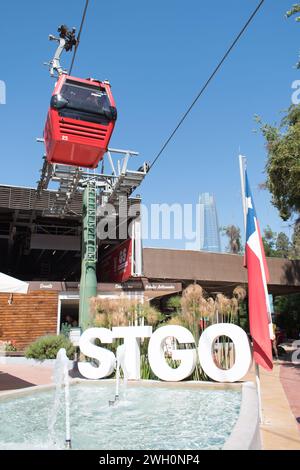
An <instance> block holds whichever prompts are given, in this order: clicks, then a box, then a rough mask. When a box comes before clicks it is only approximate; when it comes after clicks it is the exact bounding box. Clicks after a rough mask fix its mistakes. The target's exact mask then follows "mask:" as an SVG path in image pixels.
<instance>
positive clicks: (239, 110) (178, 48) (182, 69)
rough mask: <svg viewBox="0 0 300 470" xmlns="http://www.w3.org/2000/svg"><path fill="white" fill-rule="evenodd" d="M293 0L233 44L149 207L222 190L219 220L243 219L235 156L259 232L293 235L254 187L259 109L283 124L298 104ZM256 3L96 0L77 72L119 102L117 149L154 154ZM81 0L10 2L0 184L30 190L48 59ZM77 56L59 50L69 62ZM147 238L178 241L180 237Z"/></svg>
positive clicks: (268, 11)
mask: <svg viewBox="0 0 300 470" xmlns="http://www.w3.org/2000/svg"><path fill="white" fill-rule="evenodd" d="M292 3H293V0H267V1H266V2H265V5H264V7H263V8H262V10H261V11H260V13H259V15H258V16H257V17H256V19H255V20H254V22H253V23H252V25H251V26H250V28H249V29H248V31H247V32H246V34H245V35H244V37H243V38H242V40H241V41H240V42H239V44H238V46H237V48H236V49H235V50H234V51H233V53H232V54H231V56H230V58H229V60H228V61H227V62H226V63H225V65H224V67H223V68H222V70H221V71H220V72H219V73H218V75H217V77H216V78H215V80H214V81H213V82H212V83H211V85H210V86H209V88H208V89H207V91H206V92H205V94H204V95H203V97H202V98H201V100H200V101H199V102H198V104H197V105H196V107H195V108H194V109H193V111H192V113H191V114H190V116H189V117H188V119H187V120H186V121H185V123H184V125H183V126H182V127H181V129H180V131H179V132H178V134H177V135H176V137H175V138H174V140H173V141H172V143H171V144H170V145H169V146H168V148H167V149H166V151H165V152H164V154H163V155H162V156H161V158H160V160H159V161H158V162H157V164H156V165H155V167H154V168H153V170H152V171H151V172H150V174H149V175H148V176H147V178H146V180H145V182H144V183H143V185H142V187H141V188H140V189H139V191H138V192H139V193H140V194H141V195H142V197H143V201H144V203H146V204H147V205H149V204H151V203H163V202H166V203H170V204H172V203H195V202H196V201H197V199H198V195H199V193H201V192H211V193H213V194H214V195H215V198H216V202H217V209H218V213H219V219H220V224H221V225H228V224H237V225H239V226H240V227H242V226H243V215H242V206H241V200H240V181H239V168H238V158H237V155H238V152H239V148H240V149H241V152H242V153H243V154H245V155H247V157H248V173H249V178H250V184H251V186H252V192H253V196H254V200H255V204H256V209H257V213H258V217H259V220H260V224H261V226H262V228H264V227H265V226H266V225H270V226H271V227H272V228H273V229H274V230H275V231H280V230H285V231H287V233H289V232H290V230H289V228H288V227H287V225H288V224H285V223H283V222H282V221H281V219H280V218H279V216H278V213H277V211H276V209H274V208H273V207H272V205H271V203H270V195H269V194H268V192H266V191H262V190H259V189H258V185H259V183H261V182H263V181H264V167H265V162H266V152H265V148H264V141H263V139H262V137H261V136H260V134H259V133H255V132H254V129H255V127H256V124H255V122H254V115H255V114H259V115H261V116H262V118H263V119H264V120H265V121H268V122H276V121H279V120H280V117H281V112H282V111H283V110H284V109H286V108H287V107H288V106H289V105H290V104H291V94H292V89H291V85H292V82H293V81H294V80H297V79H299V72H298V71H297V70H296V69H295V68H293V65H294V64H295V63H296V61H297V54H298V50H299V49H300V41H299V32H300V29H299V28H300V25H299V24H297V23H295V22H294V20H292V19H290V20H286V19H285V18H284V13H285V11H286V10H287V9H288V8H289V7H290V5H291V4H292ZM256 4H257V1H256V0H243V1H241V0H227V2H226V8H224V1H222V0H215V1H214V2H209V1H204V0H201V1H199V0H186V2H181V1H179V0H164V1H161V0H160V1H159V0H152V1H151V2H146V1H144V2H142V1H140V0H127V1H126V2H125V1H122V0H111V1H110V2H109V3H107V2H106V3H104V2H102V1H100V0H91V1H90V8H89V11H88V15H87V19H86V26H85V29H84V31H83V35H82V41H81V45H80V48H79V50H78V55H77V59H76V63H75V67H74V69H73V74H74V75H78V76H82V77H87V76H93V77H97V78H98V77H99V78H101V79H105V78H108V79H109V80H110V82H111V84H112V87H113V93H114V97H115V100H116V103H117V107H118V121H117V124H116V128H115V132H114V135H113V138H112V140H111V143H110V145H111V146H113V147H119V148H131V149H134V150H137V151H139V152H140V153H141V158H140V160H138V161H137V163H136V167H138V166H139V165H140V163H141V161H142V160H147V161H151V160H152V159H153V157H154V155H155V154H156V153H157V151H158V150H159V149H160V147H161V145H162V143H163V141H164V140H165V138H166V137H167V136H168V135H169V133H170V131H171V130H172V129H173V128H174V126H175V125H176V124H177V121H178V120H179V118H180V117H181V115H182V114H183V112H184V111H185V109H186V108H187V106H188V105H189V104H190V102H191V101H192V100H193V99H194V97H195V96H196V94H197V93H198V91H199V89H200V87H201V86H202V84H203V82H204V81H205V80H206V79H207V77H208V75H209V74H210V73H211V71H212V69H213V68H214V66H215V65H216V63H217V61H218V60H219V59H220V57H221V56H222V55H223V53H224V52H225V49H226V48H227V47H228V45H229V43H230V42H231V41H232V39H233V37H234V36H235V35H236V34H237V32H238V31H239V29H240V28H241V25H242V24H243V23H244V22H245V21H246V19H247V18H248V16H249V14H250V12H251V11H252V10H253V9H254V8H255V6H256ZM83 5H84V1H83V0H51V2H41V1H38V0H28V1H26V2H23V1H17V2H5V3H4V2H3V4H2V5H1V18H0V41H1V45H2V47H1V64H2V68H1V72H0V80H4V81H5V82H6V86H7V104H6V105H5V106H4V105H1V106H0V125H1V134H0V135H1V139H0V155H1V162H2V165H1V178H0V183H2V184H15V185H23V186H26V185H29V186H35V184H36V181H37V180H38V178H39V169H40V167H41V164H42V154H43V148H42V144H37V143H35V137H38V136H41V135H42V132H43V126H44V120H45V116H46V112H47V108H48V105H49V99H50V95H51V92H52V88H53V86H54V80H53V79H51V78H50V76H49V74H48V71H47V68H46V67H44V66H43V62H44V61H47V60H49V59H50V58H51V57H52V55H53V52H54V45H53V43H50V42H48V39H47V36H48V34H49V33H55V32H56V29H57V26H58V25H59V24H60V23H66V24H68V25H69V26H70V27H71V26H73V25H74V26H79V22H80V18H81V13H82V8H83ZM70 59H71V56H69V55H65V56H64V65H67V64H68V63H69V60H70ZM147 244H148V245H152V246H165V247H168V246H169V247H178V248H183V246H184V242H181V241H155V242H154V241H149V242H147Z"/></svg>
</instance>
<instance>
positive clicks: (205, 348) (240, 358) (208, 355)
mask: <svg viewBox="0 0 300 470" xmlns="http://www.w3.org/2000/svg"><path fill="white" fill-rule="evenodd" d="M219 336H228V337H229V338H230V339H231V340H232V342H233V344H234V347H235V363H234V365H233V366H232V367H231V368H230V369H227V370H224V369H220V368H219V367H218V366H217V365H216V364H215V362H214V359H213V344H214V342H215V340H216V339H217V338H218V337H219ZM198 354H199V360H200V364H201V367H202V369H203V370H204V372H205V373H206V374H207V375H208V376H209V377H210V378H211V379H213V380H215V381H216V382H237V381H239V380H241V379H242V378H243V377H244V376H245V375H246V374H247V372H248V371H249V369H250V366H251V364H252V354H251V348H250V343H249V339H248V336H247V335H246V333H245V331H244V330H242V328H240V327H239V326H237V325H232V324H230V323H217V324H215V325H211V326H208V327H207V328H206V329H205V330H204V331H203V333H202V335H201V337H200V341H199V346H198Z"/></svg>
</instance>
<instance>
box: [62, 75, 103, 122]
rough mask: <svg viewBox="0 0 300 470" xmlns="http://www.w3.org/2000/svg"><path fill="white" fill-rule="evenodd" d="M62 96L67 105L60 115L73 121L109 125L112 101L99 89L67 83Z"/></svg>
mask: <svg viewBox="0 0 300 470" xmlns="http://www.w3.org/2000/svg"><path fill="white" fill-rule="evenodd" d="M60 96H61V97H62V98H63V99H64V100H66V104H65V105H64V106H63V107H62V108H60V109H59V115H60V116H62V117H69V118H71V119H80V120H82V121H88V122H95V123H99V124H104V125H107V124H108V123H109V122H110V121H111V119H109V113H110V101H109V98H108V96H107V94H106V92H105V90H101V89H100V88H99V87H94V86H89V85H86V84H77V83H75V82H70V81H68V80H67V81H66V83H65V84H64V85H63V87H62V89H61V93H60Z"/></svg>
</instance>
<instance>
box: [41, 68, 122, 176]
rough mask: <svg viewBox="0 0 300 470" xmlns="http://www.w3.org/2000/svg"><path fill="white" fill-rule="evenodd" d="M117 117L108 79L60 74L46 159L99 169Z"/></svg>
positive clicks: (49, 118)
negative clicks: (98, 166) (102, 80)
mask: <svg viewBox="0 0 300 470" xmlns="http://www.w3.org/2000/svg"><path fill="white" fill-rule="evenodd" d="M116 119H117V110H116V107H115V102H114V99H113V96H112V94H111V89H110V84H109V82H107V81H104V82H101V81H98V80H94V79H87V80H84V79H81V78H75V77H71V76H69V75H66V74H62V75H60V76H59V78H58V81H57V83H56V86H55V89H54V92H53V95H52V98H51V103H50V109H49V111H48V116H47V121H46V125H45V130H44V139H45V146H46V155H47V161H48V162H50V163H60V164H64V165H74V166H80V167H85V168H96V167H97V165H98V163H99V161H100V160H101V159H102V158H103V155H104V154H105V152H106V151H107V147H108V144H109V140H110V138H111V135H112V132H113V129H114V126H115V121H116Z"/></svg>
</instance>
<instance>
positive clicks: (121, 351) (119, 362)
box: [108, 344, 127, 406]
mask: <svg viewBox="0 0 300 470" xmlns="http://www.w3.org/2000/svg"><path fill="white" fill-rule="evenodd" d="M116 356H117V359H116V389H115V398H114V400H109V402H108V403H109V406H113V405H115V404H116V402H118V401H119V389H120V368H122V371H123V380H124V388H125V390H126V388H127V372H126V368H125V365H124V358H125V346H124V344H122V345H120V346H118V347H117V353H116Z"/></svg>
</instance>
